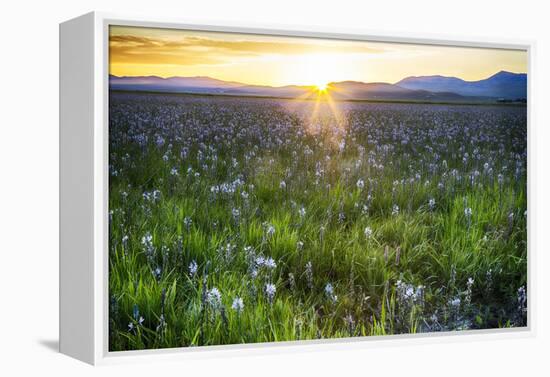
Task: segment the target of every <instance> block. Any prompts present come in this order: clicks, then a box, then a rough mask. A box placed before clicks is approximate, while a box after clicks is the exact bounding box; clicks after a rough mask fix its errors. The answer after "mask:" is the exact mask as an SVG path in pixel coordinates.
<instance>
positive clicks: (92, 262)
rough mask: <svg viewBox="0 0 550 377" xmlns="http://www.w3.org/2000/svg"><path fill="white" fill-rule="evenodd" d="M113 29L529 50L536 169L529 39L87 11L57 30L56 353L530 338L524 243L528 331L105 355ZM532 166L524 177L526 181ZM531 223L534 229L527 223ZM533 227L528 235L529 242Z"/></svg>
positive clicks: (204, 353)
mask: <svg viewBox="0 0 550 377" xmlns="http://www.w3.org/2000/svg"><path fill="white" fill-rule="evenodd" d="M109 25H127V26H145V27H162V28H175V29H186V30H202V31H221V32H240V33H254V34H269V35H282V36H300V37H313V38H328V39H344V40H358V41H384V42H400V43H415V44H433V45H444V46H464V47H479V48H506V49H520V50H525V51H527V54H528V62H529V75H528V99H529V102H528V103H529V106H528V109H527V111H528V159H529V161H532V159H531V156H532V155H533V151H532V146H533V143H532V142H531V140H530V138H531V136H530V135H531V134H532V133H531V132H530V131H531V129H532V127H533V125H532V119H533V116H532V114H533V109H532V106H531V103H532V101H531V95H532V91H531V82H532V81H533V79H534V78H533V72H534V71H533V69H532V61H533V60H532V55H533V51H534V48H535V45H534V42H533V41H516V40H492V39H491V40H486V39H484V38H476V39H475V40H469V39H468V40H463V39H461V38H460V37H449V36H438V35H419V34H414V33H407V34H399V33H391V34H389V33H378V32H366V31H364V30H348V29H345V28H339V29H333V30H326V29H323V30H320V29H318V28H312V27H306V26H303V27H302V26H300V27H292V26H287V25H261V26H260V25H254V24H252V23H250V24H249V25H247V26H241V25H238V24H231V23H228V22H227V23H216V22H209V21H204V22H196V21H195V22H186V21H185V20H169V19H151V18H143V17H132V16H127V15H116V14H106V13H98V12H92V13H88V14H86V15H83V16H80V17H78V18H75V19H72V20H69V21H66V22H64V23H62V24H60V56H59V57H60V84H59V85H60V322H59V328H60V335H59V336H60V352H62V353H64V354H67V355H69V356H72V357H74V358H76V359H79V360H82V361H84V362H86V363H90V364H109V363H118V362H130V361H135V360H161V359H162V360H164V359H181V358H184V357H193V358H196V357H212V356H216V357H219V356H224V357H225V356H231V355H236V354H240V355H241V354H242V353H243V352H246V353H248V354H251V355H252V354H254V355H258V354H265V353H273V352H295V351H298V350H299V351H306V350H312V349H313V350H314V349H317V348H319V347H323V348H324V349H348V348H357V347H361V348H367V347H379V346H386V345H388V344H390V345H391V344H393V343H394V342H402V343H412V344H423V343H431V342H442V341H444V342H448V341H453V342H455V341H464V340H467V341H471V340H478V339H485V338H498V339H506V338H511V337H529V336H534V334H535V328H536V318H535V316H534V313H535V310H534V306H535V305H536V303H535V302H534V301H533V300H534V297H535V295H534V290H535V289H536V287H534V286H533V282H534V281H535V277H534V272H535V271H534V269H533V268H532V266H533V264H534V263H535V255H534V254H535V253H534V250H532V242H529V243H528V288H527V292H528V326H527V327H526V328H517V329H498V330H471V331H467V332H460V333H430V334H418V335H392V336H384V337H363V338H353V339H331V340H318V341H296V342H279V343H270V344H245V345H229V346H209V347H197V348H175V349H162V350H144V351H124V352H109V351H108V299H109V294H108V85H109V84H108V40H109V37H108V29H109ZM532 171H533V169H532V164H531V163H530V164H529V165H528V175H530V174H532ZM528 193H529V199H528V208H529V210H528V217H529V219H532V214H531V210H530V208H531V207H532V198H533V195H532V193H533V188H532V187H531V185H530V184H529V181H528ZM528 223H530V221H529V220H528ZM531 229H532V226H529V227H528V240H531V239H532V236H531V233H532V232H531Z"/></svg>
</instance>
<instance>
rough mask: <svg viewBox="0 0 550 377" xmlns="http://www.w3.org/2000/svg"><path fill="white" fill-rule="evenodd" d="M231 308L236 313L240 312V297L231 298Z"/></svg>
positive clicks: (241, 301) (242, 305)
mask: <svg viewBox="0 0 550 377" xmlns="http://www.w3.org/2000/svg"><path fill="white" fill-rule="evenodd" d="M231 309H233V310H234V311H236V312H237V313H241V312H242V311H243V309H244V302H243V299H242V298H240V297H235V298H234V299H233V304H231Z"/></svg>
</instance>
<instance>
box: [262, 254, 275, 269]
mask: <svg viewBox="0 0 550 377" xmlns="http://www.w3.org/2000/svg"><path fill="white" fill-rule="evenodd" d="M264 266H265V267H266V268H267V269H268V270H274V269H275V268H277V263H276V262H275V260H274V259H273V258H271V257H269V258H267V259H266V260H265V261H264Z"/></svg>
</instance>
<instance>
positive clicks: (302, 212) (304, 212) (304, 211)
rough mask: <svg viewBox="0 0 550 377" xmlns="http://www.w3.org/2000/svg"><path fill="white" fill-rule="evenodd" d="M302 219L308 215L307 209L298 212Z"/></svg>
mask: <svg viewBox="0 0 550 377" xmlns="http://www.w3.org/2000/svg"><path fill="white" fill-rule="evenodd" d="M298 213H299V215H300V217H304V216H305V215H306V209H305V208H304V207H302V208H300V210H299V211H298Z"/></svg>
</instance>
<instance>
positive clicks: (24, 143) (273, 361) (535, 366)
mask: <svg viewBox="0 0 550 377" xmlns="http://www.w3.org/2000/svg"><path fill="white" fill-rule="evenodd" d="M544 5H545V2H544V1H530V0H525V1H517V0H516V1H505V0H499V1H479V0H461V1H452V2H444V1H441V0H433V1H421V0H416V1H410V0H402V1H401V0H399V1H398V0H386V1H374V2H369V1H367V0H360V1H351V0H333V1H330V2H324V3H322V2H321V1H319V0H318V1H304V0H302V1H298V0H271V1H261V0H255V1H254V0H250V1H247V0H230V1H227V0H220V1H210V0H196V1H185V0H174V1H170V0H154V1H152V0H120V1H116V2H114V1H112V0H111V1H107V0H80V1H38V0H36V1H31V0H19V1H15V0H12V1H4V2H2V5H0V7H1V12H0V17H1V21H0V28H1V33H0V38H1V39H0V40H1V43H0V68H1V69H0V74H1V80H0V99H1V102H0V103H1V105H0V130H1V131H0V132H1V137H0V167H1V180H0V221H1V223H0V237H1V238H0V261H1V262H0V292H1V295H0V360H1V361H0V375H4V376H11V375H23V374H28V375H40V374H48V375H49V374H54V373H55V374H60V375H79V376H87V375H99V374H101V375H106V376H110V375H113V376H115V375H116V376H121V375H131V376H142V375H143V376H145V375H147V376H152V375H154V376H162V375H176V374H179V375H193V374H196V375H204V374H206V375H210V374H217V375H220V376H224V375H258V374H261V375H266V376H271V375H273V376H285V375H307V376H310V375H329V376H339V375H348V374H352V373H353V374H356V375H399V374H403V375H407V376H409V375H422V376H430V375H438V376H439V375H445V376H465V375H466V376H467V375H494V376H521V375H544V374H546V373H548V372H550V366H549V361H548V349H550V331H549V326H548V322H547V320H548V318H549V315H550V312H549V297H550V292H549V291H548V289H549V288H550V287H549V284H548V283H549V279H548V276H549V274H548V272H547V270H548V267H549V257H548V247H547V245H548V233H549V231H548V222H547V221H548V216H547V213H548V210H549V209H550V208H549V205H548V204H549V203H548V202H549V200H548V196H547V194H546V193H547V191H548V189H549V186H548V183H549V180H548V178H549V177H548V170H549V169H548V163H549V161H550V160H549V157H550V156H549V153H548V149H549V148H548V142H549V141H550V140H549V138H548V133H549V131H548V127H549V126H550V124H548V117H547V116H545V114H546V110H547V107H548V105H549V104H548V103H547V101H548V96H547V95H546V96H545V94H546V93H547V90H548V88H550V80H549V75H550V74H549V68H548V67H550V59H549V54H550V33H549V30H550V29H549V27H548V15H549V14H550V12H549V11H548V9H544ZM91 10H103V11H113V12H121V13H128V12H130V13H133V14H138V15H155V16H167V17H170V18H174V17H182V18H185V19H191V20H192V19H200V20H205V19H210V20H215V21H216V20H217V21H224V20H226V21H242V23H243V24H246V23H247V22H248V23H250V22H254V23H260V24H261V23H262V22H265V23H268V24H288V25H294V26H295V27H296V26H297V27H298V28H299V25H310V26H325V27H333V28H338V27H346V28H356V29H364V31H365V33H368V32H369V31H376V32H378V33H384V32H388V33H391V32H409V31H410V32H414V33H415V34H418V33H426V34H429V35H432V34H433V35H435V36H437V35H439V36H442V37H444V36H452V37H455V36H460V37H464V38H465V39H468V38H475V37H486V38H520V39H532V40H536V43H537V46H536V47H537V49H536V56H535V66H536V67H535V71H534V72H532V73H531V74H532V77H533V79H534V86H533V89H534V90H533V92H532V93H533V98H531V102H530V104H531V106H533V107H534V108H535V113H534V119H533V126H534V127H533V130H532V131H533V132H532V135H531V137H532V139H531V140H532V141H533V143H532V145H531V148H532V151H533V152H534V154H533V155H532V156H533V159H532V161H530V163H532V164H533V167H534V169H533V170H532V175H531V177H530V178H531V184H532V185H534V186H535V189H536V193H537V195H536V196H532V197H531V204H532V209H531V210H530V211H531V215H532V216H533V217H532V219H533V221H532V222H533V223H532V224H531V226H532V236H533V238H532V240H531V241H532V242H533V243H532V246H534V249H533V250H534V251H535V252H536V254H537V255H536V263H535V266H534V267H535V269H536V272H537V275H536V282H535V283H536V285H537V288H538V289H537V291H536V293H535V294H536V300H537V308H536V314H537V318H538V322H537V325H538V326H537V335H536V337H534V338H526V339H512V340H484V341H478V342H473V341H471V340H468V339H467V338H466V339H464V338H463V337H461V339H460V341H459V342H447V343H444V344H440V343H433V342H431V343H430V342H428V343H427V344H426V342H422V344H420V345H410V344H409V343H408V342H407V343H406V344H398V345H393V346H390V347H388V346H382V345H381V346H380V347H376V348H372V347H369V348H364V349H361V348H359V349H358V348H357V347H354V348H353V349H347V350H336V351H330V352H327V351H326V350H325V351H316V352H308V353H296V352H287V353H284V354H280V353H278V354H276V355H268V356H260V357H258V356H254V357H250V356H244V357H238V358H218V359H210V360H208V361H204V360H194V361H186V362H177V363H176V362H172V363H168V364H167V363H154V364H146V365H130V366H116V367H101V368H99V369H98V368H96V369H94V368H91V367H89V366H86V365H84V364H82V363H80V362H77V361H75V360H72V359H70V358H68V357H65V356H63V355H60V354H57V353H56V352H55V351H54V349H55V348H56V347H57V334H58V278H57V276H58V228H59V227H58V123H57V122H58V23H59V22H62V21H64V20H66V19H69V18H72V17H75V16H78V15H80V14H82V13H86V12H88V11H91ZM545 32H546V33H545ZM544 348H546V350H545V349H544ZM243 353H246V351H243ZM9 370H11V372H9ZM537 370H538V372H537ZM544 372H546V373H544Z"/></svg>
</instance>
